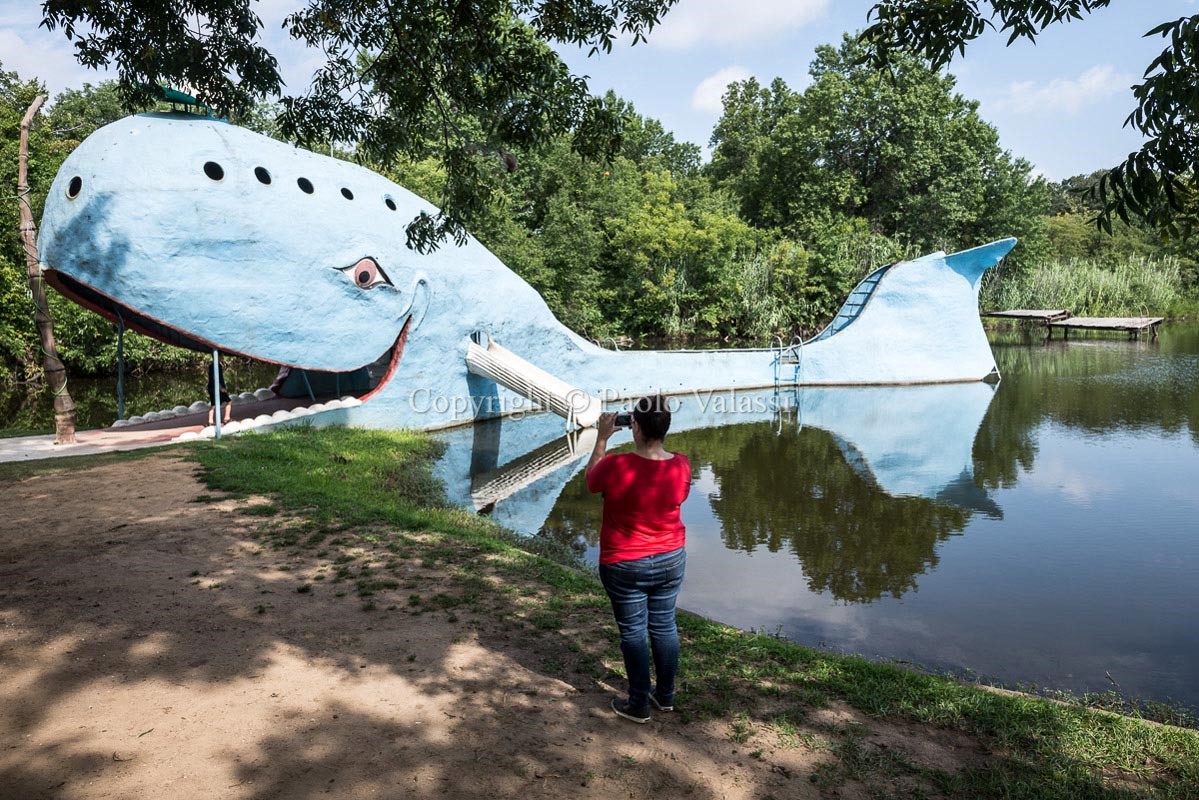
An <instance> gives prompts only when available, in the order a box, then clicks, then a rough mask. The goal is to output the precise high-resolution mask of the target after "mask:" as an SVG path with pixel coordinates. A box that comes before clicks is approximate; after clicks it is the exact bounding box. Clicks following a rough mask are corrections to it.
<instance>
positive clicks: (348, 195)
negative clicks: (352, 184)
mask: <svg viewBox="0 0 1199 800" xmlns="http://www.w3.org/2000/svg"><path fill="white" fill-rule="evenodd" d="M341 196H342V197H344V198H345V199H347V200H353V199H354V193H353V192H351V191H350V190H349V189H347V188H346V187H344V186H343V187H341Z"/></svg>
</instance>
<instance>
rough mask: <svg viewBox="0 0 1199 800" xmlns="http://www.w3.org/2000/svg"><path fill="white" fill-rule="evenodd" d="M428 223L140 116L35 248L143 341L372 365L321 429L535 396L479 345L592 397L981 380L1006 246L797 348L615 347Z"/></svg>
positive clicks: (882, 282)
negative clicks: (415, 233) (493, 365)
mask: <svg viewBox="0 0 1199 800" xmlns="http://www.w3.org/2000/svg"><path fill="white" fill-rule="evenodd" d="M434 212H435V209H434V208H433V207H432V206H431V205H430V204H429V203H428V202H426V201H425V200H423V199H422V198H420V197H417V196H416V195H414V194H412V193H411V192H409V191H407V190H405V189H404V188H402V187H400V186H398V185H397V184H395V183H393V182H391V181H389V180H387V179H386V178H384V177H382V176H380V175H378V174H376V173H374V172H371V171H370V170H367V169H365V168H363V167H360V166H357V165H355V164H352V163H348V162H345V161H341V160H337V159H334V158H330V157H326V156H322V155H318V154H315V153H312V152H309V151H306V150H302V149H298V148H296V147H293V146H291V145H288V144H285V143H282V142H278V141H275V140H272V139H270V138H268V137H266V136H262V135H260V134H257V133H254V132H252V131H249V130H246V129H243V128H239V127H237V126H234V125H230V124H228V123H226V122H223V121H220V120H214V119H210V118H206V117H201V116H196V115H190V114H183V113H169V114H143V115H137V116H131V117H127V118H125V119H122V120H120V121H117V122H115V123H113V124H111V125H108V126H106V127H104V128H102V129H100V130H98V131H96V132H95V133H94V134H92V135H91V136H90V137H88V138H87V139H86V140H85V141H84V142H83V143H82V144H81V145H80V146H79V147H78V148H77V149H76V150H75V151H74V152H73V153H72V154H71V155H70V156H69V157H68V158H67V159H66V161H65V162H64V163H63V165H62V167H61V169H60V171H59V173H58V176H57V177H56V179H55V181H54V183H53V185H52V187H51V189H50V193H49V196H48V198H47V202H46V210H45V214H44V216H43V218H42V224H41V231H40V238H39V247H40V253H41V258H42V262H43V269H44V274H45V275H46V278H47V280H48V281H49V282H50V283H52V284H53V285H54V286H55V287H56V288H58V289H59V290H60V291H61V292H63V293H64V294H65V295H67V296H68V297H70V298H72V299H74V300H75V301H76V302H79V303H81V304H83V305H85V306H87V307H89V308H92V309H94V310H96V311H98V312H99V313H101V314H103V315H105V316H106V317H108V318H109V319H112V320H114V321H118V320H120V321H121V322H123V323H124V324H125V325H126V326H127V327H129V328H131V329H134V330H138V331H141V332H143V333H146V334H148V335H150V336H154V337H156V338H158V339H162V340H164V341H167V342H170V343H174V344H178V345H180V346H184V347H190V348H193V349H196V350H209V351H210V350H212V349H219V350H221V351H222V352H225V353H232V354H239V355H243V356H247V357H250V358H254V359H258V360H261V361H266V362H272V363H277V364H280V365H289V366H292V367H295V368H302V369H305V370H319V371H324V372H331V373H347V372H352V371H355V370H360V369H361V368H362V367H364V366H367V365H373V367H372V371H373V374H374V377H373V379H372V385H371V388H370V389H369V390H368V391H366V392H365V393H363V394H362V395H361V396H360V397H358V398H357V399H355V400H347V401H344V402H343V401H340V400H339V401H336V402H334V403H332V404H331V405H332V407H330V406H329V405H325V404H322V405H321V406H319V407H317V408H316V410H317V411H319V413H318V414H315V417H316V418H317V419H314V421H318V422H320V423H329V424H355V425H363V426H368V427H386V428H397V427H408V428H422V429H432V428H439V427H446V426H451V425H455V424H461V423H464V422H470V421H472V420H474V419H478V418H482V417H489V416H496V415H502V414H505V413H508V412H510V411H513V410H528V409H529V408H530V405H531V401H530V400H529V399H528V398H530V397H532V398H534V399H535V400H536V399H537V394H536V392H530V391H528V390H527V387H526V388H525V389H521V387H519V386H518V387H517V391H513V390H512V389H510V388H509V387H510V386H513V385H514V384H513V382H512V381H506V380H504V379H503V378H499V379H498V380H493V379H492V378H490V377H483V376H482V375H480V374H477V373H478V370H475V371H474V372H475V374H472V369H470V368H468V364H467V360H468V356H469V355H470V354H471V353H472V348H474V349H475V351H477V350H478V349H479V348H482V349H483V350H487V349H488V348H489V343H498V344H502V345H503V347H504V348H506V349H507V351H510V352H511V353H515V354H517V355H518V356H519V357H520V358H521V359H523V360H524V362H527V364H526V366H528V365H535V366H533V367H529V369H531V370H532V373H533V374H532V377H529V376H526V377H529V380H530V381H532V382H534V383H536V382H537V380H538V379H539V378H538V376H539V375H540V377H542V378H545V379H546V380H550V376H552V377H553V378H556V379H559V382H560V383H562V384H563V385H566V386H569V387H576V388H577V389H578V390H580V391H581V392H582V393H586V394H587V395H588V396H594V397H599V398H601V399H603V400H616V399H622V398H628V397H634V396H639V395H641V394H644V393H647V392H656V391H662V392H665V393H685V392H692V391H704V390H728V389H734V390H736V389H749V388H761V387H769V386H771V385H777V384H778V383H780V382H782V383H785V384H789V385H790V384H797V385H825V386H828V385H881V384H923V383H943V382H965V381H977V380H980V379H983V378H985V377H987V376H988V375H990V374H991V373H993V372H994V371H995V361H994V358H993V355H992V353H991V349H990V345H989V344H988V342H987V339H986V336H985V334H984V332H983V329H982V325H981V323H980V321H979V317H978V309H977V302H978V300H977V298H978V288H979V281H980V279H981V277H982V275H983V273H984V272H985V271H986V269H987V268H989V267H991V266H992V265H994V264H996V263H998V261H999V260H1000V259H1001V258H1002V257H1003V256H1004V255H1005V254H1006V253H1007V252H1008V251H1009V250H1010V249H1011V248H1012V246H1013V245H1014V244H1015V240H1014V239H1005V240H1002V241H998V242H994V243H991V244H988V245H985V246H983V247H979V248H975V249H973V250H967V251H964V252H960V253H955V254H952V255H946V254H944V253H935V254H932V255H928V256H925V257H923V258H919V259H915V260H913V261H907V262H901V263H898V264H895V265H890V266H888V267H884V268H881V269H879V270H877V271H876V272H875V273H874V274H872V275H871V276H870V277H868V278H867V279H866V280H865V281H863V282H862V284H861V285H860V286H859V287H858V289H856V290H855V292H854V293H853V295H851V298H850V301H849V302H847V304H846V306H845V307H843V308H842V310H841V313H839V314H838V316H837V318H836V319H835V320H834V322H833V323H832V324H831V325H830V326H829V327H828V328H826V329H825V330H824V331H823V332H822V333H821V334H819V335H818V336H816V337H813V339H811V340H809V341H808V342H804V343H800V342H798V341H797V342H794V343H793V344H792V345H790V346H786V347H782V346H780V347H776V348H773V349H771V348H765V349H740V350H713V351H665V352H663V351H626V352H617V351H614V350H607V349H604V348H601V347H599V346H597V345H595V344H593V343H592V342H589V341H587V340H586V339H583V338H582V337H580V336H578V335H576V334H575V333H573V332H572V331H570V330H569V329H567V328H566V327H565V326H564V325H562V324H561V323H560V322H558V320H557V319H556V318H555V317H554V316H553V314H552V313H551V312H550V309H549V307H548V306H547V305H546V303H545V301H544V300H543V299H542V298H541V296H540V295H539V294H538V293H537V292H536V291H535V290H534V289H533V288H532V287H531V286H530V285H529V284H528V283H526V282H525V281H524V280H522V279H521V278H520V277H519V276H517V275H516V274H515V273H514V272H512V271H511V270H510V269H508V268H507V267H506V266H505V265H504V264H503V263H501V262H500V261H499V260H498V259H497V258H496V257H495V256H494V255H492V254H491V253H490V252H489V251H488V250H487V249H486V248H485V247H483V246H482V245H481V244H479V243H478V242H477V241H475V240H474V239H473V238H472V239H470V240H469V241H468V242H467V243H466V244H465V245H464V246H461V247H455V246H452V245H448V246H444V247H442V248H440V249H439V250H437V251H436V252H433V253H429V254H420V253H417V252H414V251H412V250H410V249H408V248H407V247H406V246H405V226H406V224H407V223H408V221H409V220H411V219H412V218H413V217H414V216H416V215H417V214H421V213H429V214H431V213H434ZM522 363H523V362H522ZM540 371H543V372H540ZM545 373H548V375H546V374H545ZM486 374H489V375H490V374H491V373H486ZM493 377H494V376H493ZM518 382H519V381H518ZM576 421H579V422H581V423H582V424H588V422H589V421H590V420H589V419H583V418H582V415H580V416H579V418H578V419H577V420H576Z"/></svg>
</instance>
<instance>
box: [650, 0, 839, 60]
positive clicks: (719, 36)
mask: <svg viewBox="0 0 1199 800" xmlns="http://www.w3.org/2000/svg"><path fill="white" fill-rule="evenodd" d="M828 6H829V2H828V0H754V2H752V3H729V2H727V0H681V2H679V3H678V5H676V6H675V7H674V8H672V9H671V10H670V11H669V12H667V14H666V16H665V17H664V18H663V19H662V23H661V24H660V25H659V26H658V27H656V28H654V30H653V31H652V32H651V33H650V35H649V43H650V44H651V45H654V46H662V47H669V48H674V49H684V48H687V47H691V46H693V45H696V44H701V43H705V42H710V43H714V44H746V43H750V42H756V41H761V40H764V39H771V38H775V37H777V36H780V35H782V34H786V33H790V32H792V31H794V30H796V29H798V28H802V27H803V26H804V25H807V24H808V23H810V22H814V21H816V20H818V19H820V18H822V17H823V16H824V15H825V13H826V12H827V11H828Z"/></svg>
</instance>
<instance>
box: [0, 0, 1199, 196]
mask: <svg viewBox="0 0 1199 800" xmlns="http://www.w3.org/2000/svg"><path fill="white" fill-rule="evenodd" d="M873 2H874V0H752V2H740V3H730V2H728V0H680V2H679V3H678V4H677V5H676V6H675V7H674V9H672V10H671V11H670V12H669V13H668V14H667V15H666V18H665V19H664V20H663V22H662V23H661V25H660V26H659V27H657V28H656V29H655V30H654V31H653V32H652V33H651V34H650V37H649V41H648V42H644V43H641V44H638V45H636V46H631V45H630V44H629V43H628V42H627V41H626V42H623V43H618V44H617V45H616V46H615V47H614V48H613V51H612V52H611V53H609V54H601V55H597V56H592V57H588V56H587V55H586V53H585V52H583V51H575V50H573V49H572V50H562V51H561V52H562V54H563V56H564V58H565V59H566V60H567V62H568V63H569V64H570V65H571V67H572V68H573V69H574V71H575V72H576V73H578V74H583V75H586V76H588V85H589V87H590V88H591V90H592V92H593V93H596V94H600V93H603V92H605V91H607V90H608V89H612V90H614V91H615V92H616V94H618V95H619V96H620V97H622V98H624V99H625V100H628V101H631V102H632V103H633V105H634V107H635V108H636V110H637V111H638V112H639V113H641V114H642V115H644V116H648V117H653V118H655V119H658V120H659V121H660V122H661V123H662V124H663V126H664V127H665V128H666V129H667V130H669V131H671V132H672V133H673V134H674V135H675V138H676V139H679V140H682V141H689V142H694V143H696V144H698V145H701V146H702V147H704V148H705V152H706V151H707V146H708V138H709V136H710V135H711V132H712V127H713V126H714V125H715V123H716V120H717V119H718V118H719V117H720V96H721V94H722V92H723V91H724V87H725V86H726V85H727V84H728V82H729V81H732V80H742V79H745V78H747V77H750V76H754V77H756V78H757V79H758V80H759V82H761V83H764V84H765V83H769V82H770V81H772V80H773V79H774V78H776V77H781V78H782V79H783V80H784V81H786V82H787V84H788V85H789V86H790V87H791V88H793V89H797V90H802V89H803V88H804V87H805V86H806V85H807V84H808V67H809V65H810V64H811V61H812V59H813V57H814V54H815V49H816V47H817V46H819V45H821V44H833V45H836V44H838V43H839V42H840V41H841V37H842V35H843V34H844V33H846V32H855V31H858V30H860V29H862V28H863V27H865V26H866V24H867V18H866V15H867V12H868V11H869V9H870V7H871V6H872V5H873ZM300 4H301V0H259V2H256V3H255V5H256V7H257V13H258V15H259V16H260V17H261V18H262V19H263V21H264V23H265V29H264V33H263V41H264V43H265V45H266V46H267V48H268V49H269V50H271V51H272V52H273V53H274V54H275V56H276V57H277V58H278V59H279V62H280V67H281V71H282V73H283V77H284V80H285V81H286V82H287V85H288V87H289V90H290V91H293V92H300V91H302V90H303V88H304V87H305V86H306V85H307V83H308V78H309V76H310V75H311V74H312V71H313V68H314V67H315V66H316V65H317V64H319V63H320V57H319V54H316V53H314V52H312V51H308V50H305V49H304V48H303V47H302V46H300V45H298V44H297V43H295V42H292V41H290V40H289V39H288V37H287V36H286V34H285V33H284V32H283V31H282V29H281V27H280V26H281V22H282V20H283V18H284V16H285V15H286V14H287V13H288V12H289V11H290V10H293V9H294V8H297V7H299V6H300ZM1196 13H1199V0H1113V3H1112V7H1110V8H1106V9H1101V10H1099V11H1096V12H1094V13H1092V14H1091V15H1089V16H1087V17H1085V18H1084V19H1083V20H1080V21H1074V22H1071V23H1069V24H1065V25H1058V26H1054V27H1053V28H1050V29H1049V30H1048V31H1046V32H1045V33H1044V34H1042V35H1041V36H1040V37H1039V38H1038V40H1037V42H1036V44H1035V45H1034V44H1029V43H1028V42H1025V41H1021V42H1018V43H1016V44H1013V45H1012V46H1011V47H1005V46H1004V43H1005V42H1006V36H1003V35H1000V34H997V33H989V34H987V35H985V36H984V37H983V38H982V39H980V40H978V41H976V42H974V43H973V44H972V45H970V46H968V48H967V51H966V55H965V57H960V58H959V59H957V60H955V61H953V62H952V63H951V64H950V65H949V67H948V71H949V72H950V73H951V74H953V75H954V76H955V77H956V78H957V89H958V91H959V92H960V93H961V94H962V95H963V96H965V97H967V98H969V99H972V100H977V101H978V102H979V113H980V114H981V115H982V117H983V118H984V119H986V120H987V121H988V122H990V123H991V124H992V125H994V126H995V127H996V129H997V130H998V131H999V135H1000V142H1001V144H1002V146H1003V147H1004V148H1005V149H1007V150H1010V151H1011V152H1012V154H1013V155H1015V156H1017V157H1020V158H1024V159H1027V160H1028V161H1030V162H1032V164H1033V166H1034V169H1035V171H1036V172H1037V173H1038V174H1040V175H1043V176H1044V177H1045V178H1047V179H1049V180H1062V179H1063V178H1067V177H1070V176H1072V175H1078V174H1086V173H1090V172H1093V171H1094V170H1097V169H1101V168H1104V167H1110V166H1113V165H1114V164H1116V163H1118V162H1120V161H1122V160H1123V158H1124V157H1125V156H1126V155H1127V154H1128V153H1129V152H1130V151H1132V150H1136V149H1138V148H1139V147H1140V143H1141V137H1140V135H1139V134H1138V133H1136V132H1135V131H1133V130H1131V129H1128V128H1125V127H1124V120H1125V118H1126V117H1127V116H1128V114H1129V113H1130V112H1131V111H1132V110H1133V109H1134V108H1135V100H1134V98H1133V95H1132V90H1131V86H1132V85H1133V84H1135V83H1137V82H1138V81H1139V79H1140V76H1141V75H1142V74H1143V72H1144V70H1145V67H1146V66H1148V64H1149V62H1150V61H1152V60H1153V58H1154V57H1155V56H1156V55H1157V54H1158V53H1159V52H1160V51H1161V49H1162V47H1163V42H1162V40H1161V39H1160V38H1156V37H1155V38H1152V39H1145V38H1143V36H1142V34H1144V33H1145V32H1146V31H1148V30H1149V29H1150V28H1152V27H1154V26H1155V25H1157V24H1158V23H1161V22H1164V21H1166V20H1170V19H1176V18H1178V17H1181V16H1188V15H1191V14H1196ZM40 21H41V3H40V2H37V0H0V64H3V68H4V69H5V70H9V71H12V70H15V71H17V72H18V73H19V74H20V76H21V78H23V79H29V78H33V77H36V78H39V79H41V80H42V81H44V82H45V83H46V84H47V87H48V89H49V90H50V92H51V94H53V93H56V92H59V91H62V90H63V89H66V88H75V87H79V86H81V85H82V84H83V83H85V82H91V83H97V82H99V81H100V80H103V79H104V78H105V77H111V76H106V75H104V74H100V73H96V72H94V71H91V70H87V69H84V68H83V67H81V66H79V65H78V64H77V63H76V62H75V60H74V55H73V50H72V47H71V45H70V43H69V42H68V41H67V39H66V37H65V36H64V35H63V34H62V33H61V31H56V32H53V33H50V32H48V31H46V30H44V29H41V28H39V23H40Z"/></svg>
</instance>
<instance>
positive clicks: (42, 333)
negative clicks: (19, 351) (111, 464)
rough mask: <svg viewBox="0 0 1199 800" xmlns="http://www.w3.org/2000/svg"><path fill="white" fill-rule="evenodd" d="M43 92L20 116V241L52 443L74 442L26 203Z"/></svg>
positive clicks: (70, 406)
mask: <svg viewBox="0 0 1199 800" xmlns="http://www.w3.org/2000/svg"><path fill="white" fill-rule="evenodd" d="M44 102H46V96H45V95H38V96H37V99H35V100H34V101H33V105H31V106H29V110H28V111H26V112H25V116H24V117H23V118H22V119H21V144H20V150H19V151H18V152H19V156H18V162H17V163H18V173H17V204H18V205H19V206H20V209H21V243H22V244H24V245H25V271H26V275H27V276H28V278H29V291H30V292H31V293H32V294H33V305H34V306H35V307H36V309H37V310H36V311H35V313H34V318H33V319H34V322H35V323H36V325H37V333H38V338H39V339H40V340H41V345H42V357H43V364H44V367H45V370H46V379H47V380H48V381H49V382H50V391H51V392H52V393H53V394H54V443H55V444H74V443H75V401H73V400H72V399H71V395H70V393H69V392H68V391H67V368H66V367H64V366H63V364H62V361H60V360H59V358H58V348H57V347H56V346H55V344H54V323H53V321H52V320H51V319H50V307H49V306H48V305H47V304H46V283H45V279H44V278H43V277H42V268H41V263H40V262H41V259H39V258H38V253H37V226H36V225H34V224H33V208H32V207H31V206H30V205H29V125H30V123H31V122H32V121H33V118H34V116H35V115H36V114H37V112H38V109H40V108H41V107H42V103H44Z"/></svg>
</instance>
